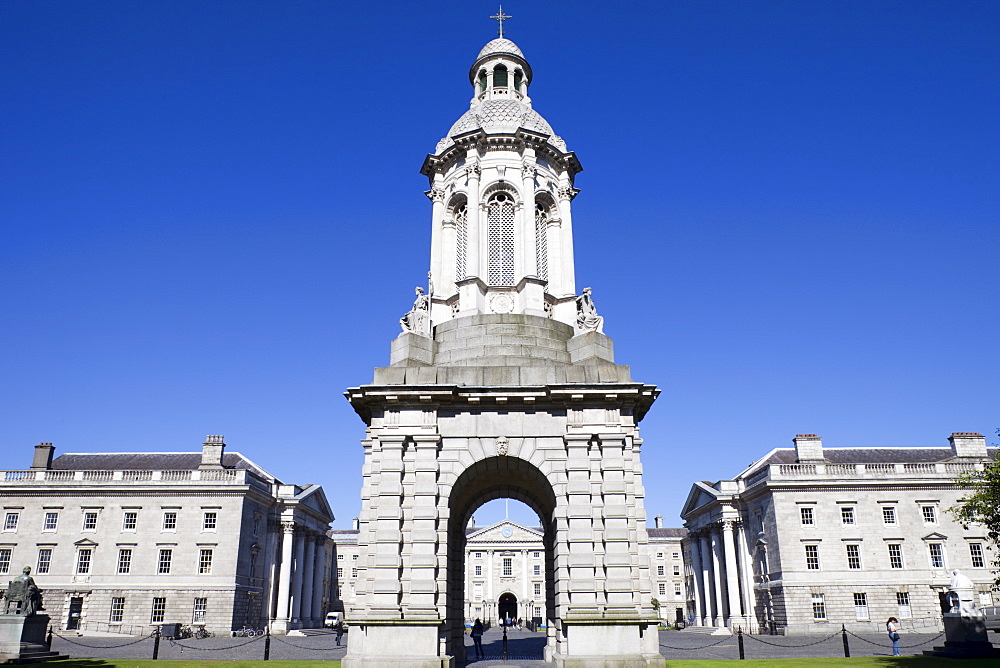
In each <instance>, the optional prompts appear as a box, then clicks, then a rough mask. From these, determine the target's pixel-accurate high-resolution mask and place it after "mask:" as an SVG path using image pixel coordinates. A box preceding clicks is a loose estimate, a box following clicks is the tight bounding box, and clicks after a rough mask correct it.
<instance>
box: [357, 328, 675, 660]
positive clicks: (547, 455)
mask: <svg viewBox="0 0 1000 668" xmlns="http://www.w3.org/2000/svg"><path fill="white" fill-rule="evenodd" d="M505 337H511V338H513V339H531V340H532V341H534V342H536V344H537V347H533V348H531V349H530V350H528V349H526V348H522V347H521V346H513V345H509V344H506V343H505V342H504V339H505ZM415 338H416V335H414V334H402V335H400V337H399V338H398V339H397V341H396V342H395V343H394V344H393V351H394V352H393V366H389V367H383V368H379V369H376V373H375V382H374V383H373V384H371V385H365V386H361V387H358V388H353V389H351V390H349V391H348V396H349V398H350V400H351V403H352V404H353V406H354V408H355V410H356V411H357V412H358V414H359V415H361V416H362V418H363V419H364V420H365V422H366V423H367V424H368V430H367V436H366V438H365V440H364V441H363V445H364V448H365V463H364V483H363V486H362V511H361V516H360V522H359V536H358V543H359V550H360V552H361V558H360V560H359V566H360V567H359V577H358V581H357V587H358V589H357V594H356V597H355V600H354V603H353V604H352V605H351V606H350V607H349V610H348V612H347V617H348V620H349V623H350V624H351V633H350V634H349V646H348V653H347V656H346V657H345V659H344V665H345V666H348V667H356V666H365V667H366V668H367V667H370V666H388V665H390V664H393V665H406V666H440V665H442V663H444V664H446V665H447V664H448V663H449V662H452V661H454V660H456V659H460V658H461V657H462V648H461V641H462V636H461V627H462V624H463V622H464V616H463V607H462V598H461V597H462V593H461V591H462V585H461V580H462V574H463V559H464V549H463V548H464V534H463V530H464V526H465V524H466V523H467V521H468V519H469V515H470V514H471V512H472V511H473V510H474V509H475V508H476V507H478V506H479V505H481V504H482V503H484V502H485V501H488V500H491V499H494V498H501V497H507V498H513V499H518V500H521V501H523V502H525V503H526V504H528V505H529V506H530V507H531V508H533V509H534V510H535V512H537V513H538V514H539V517H540V518H541V520H542V526H543V530H544V535H545V544H546V555H547V557H546V571H547V578H548V579H547V582H546V590H547V591H546V618H547V620H546V621H547V623H548V626H549V637H548V639H547V648H546V658H547V659H549V660H551V661H553V662H554V663H555V664H556V665H567V666H568V665H572V666H637V665H650V664H657V663H661V662H662V657H660V656H659V654H658V651H657V650H658V641H657V637H656V614H655V612H654V610H653V608H652V605H651V598H652V594H651V580H650V576H649V563H648V557H647V554H646V550H645V544H646V542H647V536H646V529H645V520H646V516H645V509H644V505H643V498H644V491H643V486H642V467H641V465H640V459H639V453H640V448H641V443H642V441H641V439H640V438H639V435H638V428H637V423H638V421H639V420H641V419H642V417H643V416H644V415H645V413H646V411H647V410H648V408H649V407H650V405H651V404H652V402H653V400H654V399H655V397H656V394H657V391H656V389H655V388H654V387H652V386H649V385H644V384H642V383H636V382H634V381H632V380H631V378H630V376H629V372H628V367H624V366H619V365H616V364H614V363H613V362H612V361H611V354H610V351H611V340H610V339H609V338H608V337H606V336H604V335H603V334H600V333H598V332H589V333H586V334H579V333H576V332H574V330H573V328H572V327H570V326H568V325H565V324H563V323H560V322H557V321H554V320H551V319H548V318H545V317H540V316H532V315H525V314H492V315H481V316H470V317H462V318H455V319H454V320H452V321H450V322H448V323H444V324H442V325H440V326H437V327H436V328H435V329H434V333H433V337H419V338H420V339H422V341H415V340H414V339H415ZM557 344H558V345H561V346H562V349H561V351H560V350H559V348H558V346H557ZM415 345H421V346H424V347H425V348H426V349H427V350H429V351H430V358H429V359H428V358H427V357H424V358H423V359H422V360H421V361H420V362H417V361H416V360H415V359H414V358H413V357H410V356H409V355H410V353H411V352H412V351H413V348H414V346H415ZM442 347H447V348H448V350H449V355H448V357H447V358H446V359H448V360H454V359H456V357H457V358H459V359H462V360H464V361H465V362H464V365H461V364H455V363H453V362H452V363H450V364H449V363H447V361H445V360H442V361H443V362H445V363H439V364H435V363H434V362H435V361H436V360H435V355H438V354H440V351H441V348H442ZM482 350H486V351H487V353H486V355H485V357H484V355H483V354H482V353H480V354H479V355H478V356H477V355H474V354H472V353H471V351H482ZM588 352H590V353H591V354H590V356H587V353H588ZM456 353H457V355H456ZM512 353H513V354H512ZM596 353H600V354H596ZM442 357H443V356H442ZM484 359H489V360H492V361H494V362H495V363H494V364H492V365H491V366H478V365H476V363H477V362H480V361H483V360H484ZM427 361H430V362H431V364H427V363H426V362H427Z"/></svg>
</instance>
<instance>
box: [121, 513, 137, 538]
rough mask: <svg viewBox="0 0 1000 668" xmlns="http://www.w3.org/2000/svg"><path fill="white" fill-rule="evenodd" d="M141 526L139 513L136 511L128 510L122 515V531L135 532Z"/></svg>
mask: <svg viewBox="0 0 1000 668" xmlns="http://www.w3.org/2000/svg"><path fill="white" fill-rule="evenodd" d="M138 526H139V513H138V512H137V511H135V510H126V511H125V512H124V513H122V531H128V532H130V533H131V532H134V531H135V530H136V529H137V528H138Z"/></svg>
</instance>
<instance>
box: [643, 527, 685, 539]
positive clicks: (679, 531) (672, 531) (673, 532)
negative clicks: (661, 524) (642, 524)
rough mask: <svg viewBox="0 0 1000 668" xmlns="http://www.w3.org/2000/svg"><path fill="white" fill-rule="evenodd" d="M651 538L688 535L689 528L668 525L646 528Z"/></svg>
mask: <svg viewBox="0 0 1000 668" xmlns="http://www.w3.org/2000/svg"><path fill="white" fill-rule="evenodd" d="M646 533H647V534H649V537H650V538H683V537H684V536H686V535H688V530H687V529H685V528H683V527H681V528H673V527H667V528H663V529H646Z"/></svg>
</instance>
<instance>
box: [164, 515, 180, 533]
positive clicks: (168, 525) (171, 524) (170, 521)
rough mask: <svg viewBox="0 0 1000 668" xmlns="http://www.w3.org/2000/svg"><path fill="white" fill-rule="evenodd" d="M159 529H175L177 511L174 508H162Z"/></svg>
mask: <svg viewBox="0 0 1000 668" xmlns="http://www.w3.org/2000/svg"><path fill="white" fill-rule="evenodd" d="M161 529H162V530H163V531H177V511H176V510H164V511H163V524H162V527H161Z"/></svg>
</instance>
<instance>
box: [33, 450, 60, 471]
mask: <svg viewBox="0 0 1000 668" xmlns="http://www.w3.org/2000/svg"><path fill="white" fill-rule="evenodd" d="M55 451H56V448H55V446H54V445H52V444H51V443H39V444H38V445H36V446H35V458H34V459H33V460H32V461H31V470H33V471H40V470H46V471H47V470H48V469H51V468H52V453H54V452H55Z"/></svg>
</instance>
